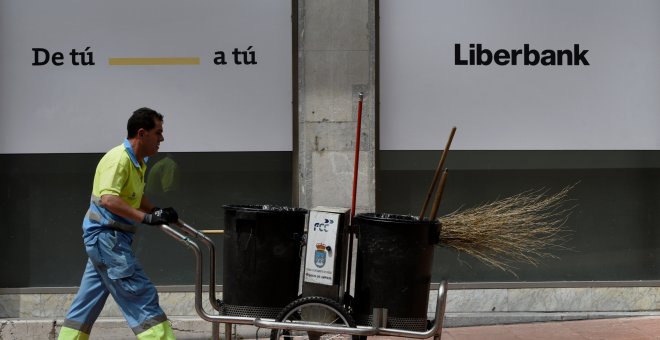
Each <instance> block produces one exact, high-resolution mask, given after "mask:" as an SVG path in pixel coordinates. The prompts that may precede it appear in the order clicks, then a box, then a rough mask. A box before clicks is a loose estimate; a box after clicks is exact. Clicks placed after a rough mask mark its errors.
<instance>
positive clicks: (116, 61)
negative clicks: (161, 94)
mask: <svg viewBox="0 0 660 340" xmlns="http://www.w3.org/2000/svg"><path fill="white" fill-rule="evenodd" d="M108 64H109V65H117V66H138V65H199V57H186V58H110V59H108Z"/></svg>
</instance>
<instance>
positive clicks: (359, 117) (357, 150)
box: [351, 92, 363, 224]
mask: <svg viewBox="0 0 660 340" xmlns="http://www.w3.org/2000/svg"><path fill="white" fill-rule="evenodd" d="M362 97H363V94H362V92H360V95H359V99H358V112H357V131H356V132H355V163H354V165H353V197H352V201H351V224H353V217H355V197H356V194H357V179H358V164H359V163H360V130H361V129H362Z"/></svg>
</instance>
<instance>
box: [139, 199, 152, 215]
mask: <svg viewBox="0 0 660 340" xmlns="http://www.w3.org/2000/svg"><path fill="white" fill-rule="evenodd" d="M154 208H156V206H155V205H153V203H151V201H150V200H149V198H147V195H142V200H141V201H140V211H142V212H145V213H150V212H152V211H153V210H154Z"/></svg>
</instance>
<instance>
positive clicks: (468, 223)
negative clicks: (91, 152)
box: [439, 185, 575, 275]
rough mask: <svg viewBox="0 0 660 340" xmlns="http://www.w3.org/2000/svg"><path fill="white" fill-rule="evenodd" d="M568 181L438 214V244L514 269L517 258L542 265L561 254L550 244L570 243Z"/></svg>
mask: <svg viewBox="0 0 660 340" xmlns="http://www.w3.org/2000/svg"><path fill="white" fill-rule="evenodd" d="M574 186H575V185H571V186H567V187H565V188H563V189H562V190H561V191H559V192H558V193H555V194H551V195H549V194H547V191H543V190H533V191H526V192H523V193H520V194H517V195H513V196H511V197H507V198H504V199H501V200H496V201H493V202H490V203H485V204H482V205H480V206H477V207H473V208H469V209H466V210H463V211H460V210H457V211H455V212H452V213H450V214H448V215H445V216H442V217H440V218H439V221H440V223H442V230H441V232H440V239H439V245H441V246H445V247H447V248H451V249H454V250H456V251H459V252H462V253H466V254H468V255H471V256H473V257H475V258H476V259H478V260H480V261H481V262H483V263H485V264H487V265H490V266H492V267H495V268H499V269H501V270H504V271H508V272H510V273H512V274H514V275H516V274H515V272H514V269H515V267H514V265H513V264H514V263H516V262H518V263H528V264H532V265H534V266H538V265H539V264H540V262H541V260H542V259H545V258H557V256H556V255H554V254H553V253H551V250H556V249H567V248H566V247H565V242H566V241H567V239H568V233H567V232H566V231H565V230H564V229H563V228H562V227H563V226H564V224H565V223H566V220H567V219H568V217H569V215H570V212H571V210H572V209H573V208H574V206H570V205H569V206H567V204H566V203H567V202H569V201H570V200H569V199H568V193H569V191H570V190H571V189H572V188H573V187H574Z"/></svg>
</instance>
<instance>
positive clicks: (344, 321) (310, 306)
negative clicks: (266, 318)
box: [270, 296, 359, 340]
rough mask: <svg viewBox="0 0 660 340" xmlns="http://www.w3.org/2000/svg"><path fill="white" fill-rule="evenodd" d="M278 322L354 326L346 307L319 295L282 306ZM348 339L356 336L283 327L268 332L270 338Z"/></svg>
mask: <svg viewBox="0 0 660 340" xmlns="http://www.w3.org/2000/svg"><path fill="white" fill-rule="evenodd" d="M275 320H276V321H280V322H300V323H305V324H309V325H310V326H311V327H313V325H314V324H317V325H326V326H346V327H355V321H354V320H353V317H352V316H351V315H350V314H348V312H347V311H346V308H344V307H342V306H341V305H340V304H339V303H337V302H336V301H334V300H332V299H328V298H324V297H320V296H308V297H304V298H302V299H298V300H295V301H293V302H291V303H290V304H289V305H287V306H286V307H284V309H282V311H281V312H280V314H279V315H278V316H277V318H276V319H275ZM294 338H295V339H296V340H298V339H311V340H319V339H337V340H341V339H349V340H358V339H359V337H358V336H353V335H350V334H326V333H321V332H313V331H295V330H285V329H273V330H272V331H271V333H270V339H271V340H284V339H294Z"/></svg>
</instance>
